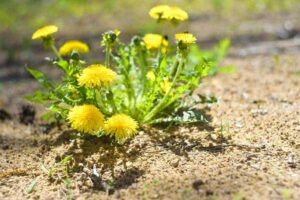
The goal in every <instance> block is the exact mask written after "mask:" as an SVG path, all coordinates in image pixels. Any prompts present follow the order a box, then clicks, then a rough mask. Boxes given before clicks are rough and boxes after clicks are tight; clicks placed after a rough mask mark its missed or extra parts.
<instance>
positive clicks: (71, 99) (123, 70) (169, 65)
mask: <svg viewBox="0 0 300 200" xmlns="http://www.w3.org/2000/svg"><path fill="white" fill-rule="evenodd" d="M149 15H150V16H151V17H152V18H154V19H155V20H157V22H159V23H172V24H178V23H179V22H180V21H185V20H187V19H188V14H187V13H186V12H185V11H184V10H182V9H181V8H179V7H171V6H167V5H161V6H156V7H154V8H152V9H151V10H150V12H149ZM57 31H58V28H57V27H56V26H55V25H50V26H45V27H43V28H41V29H38V30H37V31H36V32H34V33H33V35H32V39H34V40H38V39H40V40H41V41H42V42H43V45H44V47H45V48H46V49H49V50H52V52H53V53H54V56H53V58H52V59H51V63H52V64H53V65H54V66H56V67H57V68H59V69H60V70H62V71H63V72H64V74H65V75H64V77H63V79H62V80H61V81H60V82H53V81H50V80H49V79H48V78H47V76H46V74H44V73H42V72H39V71H37V70H35V69H32V68H28V71H29V73H30V74H31V75H32V76H33V77H34V78H35V79H37V80H38V81H39V82H40V83H41V84H42V85H43V86H44V88H45V90H43V91H37V92H35V93H34V94H33V95H31V96H29V97H28V98H27V99H29V100H32V101H36V102H39V103H43V104H45V105H46V106H47V107H48V109H49V111H50V112H52V113H54V114H55V116H56V117H57V118H58V119H62V120H65V121H66V122H68V123H69V124H70V127H71V128H73V129H74V130H77V131H78V132H80V133H82V134H90V135H95V136H103V135H106V136H109V137H111V138H113V139H114V140H116V141H117V142H119V143H122V142H124V141H126V139H127V138H129V137H131V136H134V135H135V134H136V133H137V132H138V129H139V127H141V126H143V125H148V126H150V125H153V124H158V123H163V122H168V123H174V124H176V123H177V124H180V123H190V122H197V121H201V120H203V116H201V115H199V114H197V112H195V108H198V106H199V104H200V103H203V101H200V100H197V99H195V98H194V97H193V96H192V95H193V92H194V90H195V89H196V88H197V87H198V85H199V83H200V80H201V78H203V77H204V76H206V75H207V72H208V70H209V67H210V65H209V64H208V63H209V62H207V60H205V59H203V60H199V62H197V63H191V62H190V59H189V55H190V52H189V50H190V47H191V46H193V45H196V41H197V39H196V37H195V36H194V35H193V34H191V33H189V32H182V33H177V34H175V35H174V36H170V35H169V36H167V35H161V34H158V33H147V34H145V35H143V36H141V35H137V36H134V37H133V38H132V39H131V41H130V42H129V43H124V42H122V41H121V39H120V31H118V30H113V31H107V32H105V33H103V34H102V39H101V42H100V45H101V46H102V47H103V49H104V52H105V58H104V59H103V60H99V62H97V63H89V64H86V63H88V61H85V60H84V54H86V53H88V52H89V51H90V47H89V46H88V45H87V44H85V43H84V42H81V41H78V40H72V41H67V42H66V43H64V44H62V46H61V47H60V48H57V47H56V43H55V39H54V34H55V32H57ZM172 38H174V39H172ZM202 97H203V96H202ZM202 99H203V98H202ZM207 99H209V98H207Z"/></svg>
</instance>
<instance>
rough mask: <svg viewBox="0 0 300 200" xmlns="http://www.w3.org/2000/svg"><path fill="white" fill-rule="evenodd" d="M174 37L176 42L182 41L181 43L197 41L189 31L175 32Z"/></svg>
mask: <svg viewBox="0 0 300 200" xmlns="http://www.w3.org/2000/svg"><path fill="white" fill-rule="evenodd" d="M175 38H176V41H177V42H182V43H183V44H193V43H195V42H196V41H197V38H195V36H193V35H192V34H190V33H177V34H175Z"/></svg>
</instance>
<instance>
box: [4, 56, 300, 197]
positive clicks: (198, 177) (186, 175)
mask: <svg viewBox="0 0 300 200" xmlns="http://www.w3.org/2000/svg"><path fill="white" fill-rule="evenodd" d="M299 63H300V58H299V55H282V56H280V57H279V59H278V58H276V59H274V57H273V56H253V57H247V58H246V59H245V58H238V57H229V58H227V59H226V60H225V62H224V63H223V64H224V65H226V64H231V65H235V66H237V67H238V72H237V73H235V74H231V75H225V74H219V75H217V76H215V77H211V78H208V79H206V80H205V81H204V83H203V84H202V85H201V86H200V88H199V92H202V93H204V94H214V95H216V96H217V97H219V102H218V103H217V104H215V105H213V106H212V107H211V109H210V110H208V111H207V114H208V115H210V116H211V117H212V122H211V123H209V124H207V125H205V126H202V125H200V126H192V127H176V128H174V129H171V130H165V131H163V130H159V129H147V128H146V129H145V130H144V131H141V133H140V134H139V135H138V136H137V137H135V138H134V139H133V140H132V141H130V143H129V144H127V145H128V149H129V150H127V151H124V150H122V148H120V147H118V148H116V149H115V150H113V149H112V148H111V147H110V146H109V145H107V144H105V141H103V140H96V139H95V138H88V139H87V140H86V141H84V140H82V139H72V137H71V134H70V132H68V131H65V130H66V129H67V128H66V127H64V126H63V127H60V128H59V127H54V128H52V129H50V130H48V129H47V126H41V125H40V124H39V123H36V125H34V126H26V125H22V124H20V123H18V122H17V121H16V120H13V121H5V122H2V123H0V130H1V132H0V146H1V149H0V158H1V160H2V162H1V165H0V168H1V173H0V178H1V179H0V191H1V193H0V198H1V199H27V198H32V199H61V198H63V197H70V198H75V199H99V198H103V199H200V198H201V199H202V198H203V199H243V198H245V199H299V198H300V190H299V189H300V139H299V134H300V115H299V112H300V87H299V85H300V77H299V75H297V72H299V70H300V65H299ZM159 135H160V136H159ZM67 155H73V157H74V160H73V161H72V163H73V165H74V166H76V167H75V168H74V169H73V170H71V169H70V170H71V171H70V186H69V187H66V184H64V179H65V178H64V173H63V171H62V170H61V168H62V167H61V166H57V172H55V173H54V175H53V177H52V178H50V177H48V175H46V174H45V173H44V172H43V170H42V169H41V166H42V165H44V166H45V167H46V168H48V169H49V167H50V166H53V165H54V163H55V161H56V162H59V161H60V160H61V159H63V158H64V157H65V156H67ZM112 155H114V156H112ZM124 160H125V161H124ZM124 162H125V163H126V167H125V166H124ZM112 165H114V166H115V169H114V176H115V178H114V179H113V178H112V173H111V172H112V171H111V166H112ZM93 166H95V167H96V170H97V172H98V173H99V174H101V176H102V182H106V183H107V184H108V185H111V187H112V189H111V191H110V192H109V193H110V195H108V194H107V192H105V191H104V190H103V189H102V188H101V187H100V186H97V184H96V182H97V181H95V180H94V179H93V175H91V174H92V168H93ZM35 177H39V179H38V181H37V183H36V184H35V186H34V188H33V191H32V192H31V193H28V192H27V191H26V189H28V185H30V183H32V181H33V180H34V178H35ZM99 180H100V179H99ZM67 188H68V189H67ZM106 189H108V188H106Z"/></svg>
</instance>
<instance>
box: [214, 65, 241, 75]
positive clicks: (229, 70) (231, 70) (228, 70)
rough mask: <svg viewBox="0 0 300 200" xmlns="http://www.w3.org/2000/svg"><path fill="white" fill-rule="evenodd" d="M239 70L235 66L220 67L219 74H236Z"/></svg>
mask: <svg viewBox="0 0 300 200" xmlns="http://www.w3.org/2000/svg"><path fill="white" fill-rule="evenodd" d="M236 71H237V68H236V67H235V66H233V65H228V66H224V67H219V68H218V72H219V73H222V74H234V73H236Z"/></svg>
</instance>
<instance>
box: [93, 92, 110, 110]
mask: <svg viewBox="0 0 300 200" xmlns="http://www.w3.org/2000/svg"><path fill="white" fill-rule="evenodd" d="M95 99H96V101H97V104H98V106H99V107H100V109H101V111H102V112H103V113H104V114H106V115H109V114H110V112H109V111H107V109H106V106H105V104H104V102H103V101H102V99H101V95H100V92H99V90H98V89H96V90H95Z"/></svg>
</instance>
